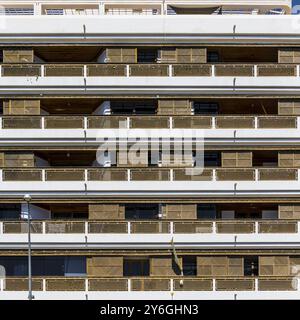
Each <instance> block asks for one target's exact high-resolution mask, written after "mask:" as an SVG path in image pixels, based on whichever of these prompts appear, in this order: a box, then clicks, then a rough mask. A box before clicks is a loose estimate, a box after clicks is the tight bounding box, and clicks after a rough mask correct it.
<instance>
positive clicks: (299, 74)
mask: <svg viewBox="0 0 300 320" xmlns="http://www.w3.org/2000/svg"><path fill="white" fill-rule="evenodd" d="M296 72H297V73H296V77H300V65H299V64H298V65H297V68H296Z"/></svg>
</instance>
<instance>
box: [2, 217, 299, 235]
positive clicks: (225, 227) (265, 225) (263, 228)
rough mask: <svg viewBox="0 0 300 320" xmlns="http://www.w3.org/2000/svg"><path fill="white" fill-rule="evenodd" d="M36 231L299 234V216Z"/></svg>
mask: <svg viewBox="0 0 300 320" xmlns="http://www.w3.org/2000/svg"><path fill="white" fill-rule="evenodd" d="M27 232H28V226H27V222H25V221H24V222H22V221H0V234H2V235H8V234H26V233H27ZM31 232H32V233H33V234H44V235H46V234H91V235H93V234H95V235H96V234H109V233H112V234H114V233H117V234H297V233H298V234H299V233H300V229H299V222H298V221H295V220H261V221H253V220H225V221H218V220H216V221H211V220H208V221H202V220H201V221H199V220H180V221H168V220H161V221H153V220H147V221H145V220H144V221H138V220H137V221H133V220H131V221H128V220H126V221H125V220H124V221H93V220H92V221H61V220H45V221H37V220H33V221H32V223H31Z"/></svg>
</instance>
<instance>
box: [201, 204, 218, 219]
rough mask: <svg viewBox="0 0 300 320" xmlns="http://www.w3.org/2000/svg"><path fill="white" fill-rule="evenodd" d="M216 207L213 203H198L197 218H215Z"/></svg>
mask: <svg viewBox="0 0 300 320" xmlns="http://www.w3.org/2000/svg"><path fill="white" fill-rule="evenodd" d="M216 217H217V209H216V205H214V204H198V206H197V218H198V219H206V220H207V219H208V220H210V219H216Z"/></svg>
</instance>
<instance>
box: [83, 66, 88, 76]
mask: <svg viewBox="0 0 300 320" xmlns="http://www.w3.org/2000/svg"><path fill="white" fill-rule="evenodd" d="M83 77H84V78H86V77H87V65H86V64H85V65H84V66H83Z"/></svg>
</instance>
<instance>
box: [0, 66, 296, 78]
mask: <svg viewBox="0 0 300 320" xmlns="http://www.w3.org/2000/svg"><path fill="white" fill-rule="evenodd" d="M297 67H298V66H297V65H295V64H282V63H280V64H278V63H269V64H249V63H247V64H244V63H217V64H209V63H202V64H201V63H174V64H166V63H152V64H148V63H134V64H124V63H97V64H95V63H89V64H81V63H72V64H70V63H69V64H63V63H55V64H53V63H49V64H38V63H33V64H17V63H16V64H12V63H11V64H2V65H1V74H0V76H2V77H108V76H109V77H213V76H214V77H296V76H297V77H299V75H298V74H297Z"/></svg>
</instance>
